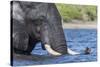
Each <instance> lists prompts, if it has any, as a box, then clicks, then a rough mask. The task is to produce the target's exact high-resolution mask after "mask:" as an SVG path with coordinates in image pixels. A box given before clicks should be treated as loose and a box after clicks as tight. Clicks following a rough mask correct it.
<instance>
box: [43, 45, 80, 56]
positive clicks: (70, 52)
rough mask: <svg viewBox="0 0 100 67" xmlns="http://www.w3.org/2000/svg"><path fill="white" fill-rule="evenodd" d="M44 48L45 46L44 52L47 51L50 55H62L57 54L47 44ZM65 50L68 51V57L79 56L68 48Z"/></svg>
mask: <svg viewBox="0 0 100 67" xmlns="http://www.w3.org/2000/svg"><path fill="white" fill-rule="evenodd" d="M44 46H45V48H46V50H47V51H48V52H49V53H50V54H52V55H54V56H60V55H62V54H61V53H59V52H57V51H55V50H53V49H52V48H51V46H50V45H49V44H45V45H44ZM67 50H68V53H69V54H70V55H78V54H80V53H78V52H75V51H73V50H71V49H70V48H68V49H67Z"/></svg>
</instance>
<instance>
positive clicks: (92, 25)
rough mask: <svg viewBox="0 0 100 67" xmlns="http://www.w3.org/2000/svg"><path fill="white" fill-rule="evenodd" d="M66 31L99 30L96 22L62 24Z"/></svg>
mask: <svg viewBox="0 0 100 67" xmlns="http://www.w3.org/2000/svg"><path fill="white" fill-rule="evenodd" d="M62 26H63V28H64V29H97V23H96V22H85V23H73V22H72V23H62Z"/></svg>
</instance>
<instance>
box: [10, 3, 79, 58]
mask: <svg viewBox="0 0 100 67" xmlns="http://www.w3.org/2000/svg"><path fill="white" fill-rule="evenodd" d="M61 22H62V18H61V15H60V13H59V11H58V9H57V7H56V5H55V4H54V3H43V2H27V1H11V31H12V32H11V40H12V43H11V49H12V52H14V53H17V54H24V55H30V54H31V52H32V50H33V49H34V48H35V46H36V44H37V43H39V42H41V47H42V49H43V50H47V51H48V53H50V54H51V55H55V56H59V55H64V54H70V52H71V53H72V54H78V53H75V52H73V51H71V50H70V49H69V48H68V47H67V44H66V39H65V35H64V31H63V28H62V23H61Z"/></svg>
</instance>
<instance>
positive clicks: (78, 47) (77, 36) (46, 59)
mask: <svg viewBox="0 0 100 67" xmlns="http://www.w3.org/2000/svg"><path fill="white" fill-rule="evenodd" d="M64 33H65V37H66V41H67V45H68V47H69V48H70V49H72V50H74V51H77V52H80V53H81V54H80V55H62V56H58V57H54V56H51V55H49V54H48V52H47V51H45V50H42V48H41V43H38V44H37V46H36V47H35V49H34V50H33V51H32V54H33V56H32V57H33V59H14V60H13V65H14V66H20V65H21V66H23V65H24V66H25V65H44V64H61V63H76V62H91V61H96V60H97V30H96V29H64ZM86 47H89V48H91V53H90V54H88V55H86V54H84V50H85V48H86ZM23 57H24V56H23Z"/></svg>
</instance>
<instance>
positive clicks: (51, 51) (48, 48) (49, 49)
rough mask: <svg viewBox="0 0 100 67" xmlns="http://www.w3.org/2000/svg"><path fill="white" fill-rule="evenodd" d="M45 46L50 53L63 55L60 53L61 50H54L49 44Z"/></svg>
mask: <svg viewBox="0 0 100 67" xmlns="http://www.w3.org/2000/svg"><path fill="white" fill-rule="evenodd" d="M45 48H46V50H47V51H48V52H49V53H50V54H52V55H54V56H59V55H62V54H61V53H59V52H57V51H54V50H53V49H52V48H51V47H50V45H49V44H45Z"/></svg>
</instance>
